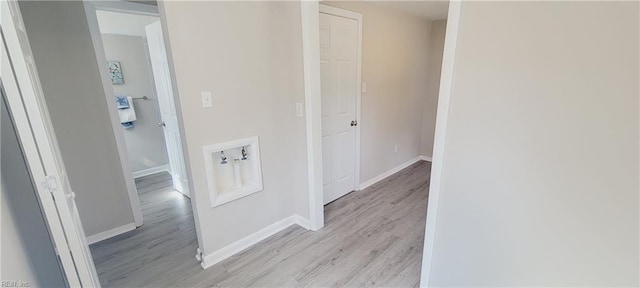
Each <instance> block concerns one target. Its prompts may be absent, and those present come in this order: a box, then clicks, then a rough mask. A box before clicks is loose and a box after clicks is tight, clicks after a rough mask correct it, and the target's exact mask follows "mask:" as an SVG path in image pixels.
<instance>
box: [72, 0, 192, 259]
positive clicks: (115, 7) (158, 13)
mask: <svg viewBox="0 0 640 288" xmlns="http://www.w3.org/2000/svg"><path fill="white" fill-rule="evenodd" d="M82 2H83V4H84V7H85V15H86V17H87V23H88V25H89V32H90V33H91V39H92V41H93V47H94V50H95V53H96V58H97V59H98V68H99V69H101V71H107V70H108V69H107V64H106V63H107V60H106V55H105V52H104V46H103V43H102V36H101V34H100V26H99V25H98V16H97V14H96V11H97V10H102V11H111V12H120V13H128V14H137V15H147V16H155V17H158V19H159V20H160V23H161V25H162V33H163V35H164V36H165V37H164V42H165V50H166V54H167V61H168V62H169V73H170V77H171V86H172V89H173V90H172V92H173V97H174V102H175V109H176V115H177V117H178V126H179V128H180V141H181V144H182V154H181V156H182V160H183V161H184V165H185V168H186V172H187V175H185V177H187V182H188V189H189V194H190V196H191V197H190V199H191V210H192V213H193V216H194V218H193V220H194V225H195V226H196V238H197V239H198V247H203V246H202V243H203V242H202V235H201V234H200V229H199V228H198V227H199V225H200V224H199V221H198V207H197V205H196V201H197V200H196V197H195V193H192V192H191V191H195V189H194V187H193V175H192V173H191V165H190V162H189V154H188V153H187V150H186V147H188V146H187V143H186V140H185V139H186V137H185V134H184V124H183V120H182V110H181V108H180V101H179V98H180V95H179V93H178V88H177V87H178V85H177V83H176V73H175V69H174V64H173V59H172V58H171V43H170V42H171V41H170V40H169V37H167V35H168V34H167V24H166V21H165V19H164V12H163V11H162V10H161V9H162V5H161V4H160V3H158V6H154V5H149V4H140V3H135V2H128V1H123V0H114V1H93V0H82ZM101 80H102V86H103V88H104V89H105V96H106V100H107V102H108V103H111V101H112V98H111V97H110V96H109V95H113V93H114V92H113V89H110V87H111V80H110V79H109V77H108V76H107V74H106V73H101ZM154 85H155V84H154ZM107 107H109V114H111V117H112V121H111V123H112V125H113V127H114V130H116V133H114V134H115V135H116V141H118V142H119V141H122V142H121V144H122V146H120V145H118V153H119V154H120V159H122V160H121V162H122V163H123V166H124V165H126V167H127V170H125V171H129V172H130V174H129V175H126V174H127V173H125V179H131V183H132V184H133V186H132V187H133V189H128V193H129V197H130V201H131V209H132V211H134V215H135V211H136V210H138V211H140V217H141V219H142V209H141V207H140V200H139V199H138V192H137V189H136V188H135V181H133V178H134V177H133V171H131V170H130V168H128V167H129V164H128V162H127V155H126V151H127V149H126V143H125V141H124V133H123V132H122V128H121V126H120V121H119V120H118V115H117V111H116V109H115V105H107ZM165 145H166V144H165ZM127 181H128V180H127ZM181 194H182V193H181ZM182 195H184V194H182ZM185 196H186V195H185ZM136 226H137V222H136ZM199 249H200V248H198V250H199ZM194 252H195V253H196V254H198V253H199V252H197V251H194ZM198 255H199V254H198Z"/></svg>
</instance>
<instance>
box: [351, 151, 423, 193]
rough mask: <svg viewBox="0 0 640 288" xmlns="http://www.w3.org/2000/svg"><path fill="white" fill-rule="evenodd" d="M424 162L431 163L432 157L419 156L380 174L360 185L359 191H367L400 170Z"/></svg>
mask: <svg viewBox="0 0 640 288" xmlns="http://www.w3.org/2000/svg"><path fill="white" fill-rule="evenodd" d="M422 160H424V161H431V157H428V156H417V157H416V158H413V159H411V160H409V161H407V162H404V163H402V164H400V165H398V166H396V167H394V168H391V170H388V171H386V172H384V173H382V174H380V175H378V176H376V177H373V178H371V179H369V180H367V181H364V182H362V183H361V184H360V186H358V190H362V189H365V188H367V187H369V186H371V185H373V184H376V183H378V182H380V181H382V180H383V179H384V178H387V177H389V176H391V175H393V174H396V173H398V172H400V170H402V169H404V168H407V167H409V166H411V165H412V164H413V163H416V162H418V161H422Z"/></svg>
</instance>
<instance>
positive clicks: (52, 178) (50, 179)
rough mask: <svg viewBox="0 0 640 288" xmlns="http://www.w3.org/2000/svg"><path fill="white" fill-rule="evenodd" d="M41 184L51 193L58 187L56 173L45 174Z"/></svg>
mask: <svg viewBox="0 0 640 288" xmlns="http://www.w3.org/2000/svg"><path fill="white" fill-rule="evenodd" d="M42 186H44V188H47V189H48V190H49V192H51V193H53V191H56V190H57V189H58V177H56V175H47V178H46V179H45V180H44V181H42Z"/></svg>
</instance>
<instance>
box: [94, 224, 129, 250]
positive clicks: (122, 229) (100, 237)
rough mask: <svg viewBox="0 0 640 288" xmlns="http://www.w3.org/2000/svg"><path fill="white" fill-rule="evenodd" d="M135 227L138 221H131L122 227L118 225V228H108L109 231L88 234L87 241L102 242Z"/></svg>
mask: <svg viewBox="0 0 640 288" xmlns="http://www.w3.org/2000/svg"><path fill="white" fill-rule="evenodd" d="M134 229H136V223H129V224H126V225H122V226H120V227H116V228H113V229H111V230H107V231H104V232H100V233H98V234H93V235H91V236H88V237H87V243H88V244H89V245H91V244H93V243H98V242H100V241H102V240H106V239H109V238H111V237H114V236H118V235H120V234H122V233H126V232H129V231H131V230H134Z"/></svg>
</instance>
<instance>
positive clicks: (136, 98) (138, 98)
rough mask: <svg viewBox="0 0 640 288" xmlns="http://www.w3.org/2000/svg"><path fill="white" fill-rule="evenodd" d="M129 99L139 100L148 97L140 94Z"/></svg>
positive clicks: (147, 98)
mask: <svg viewBox="0 0 640 288" xmlns="http://www.w3.org/2000/svg"><path fill="white" fill-rule="evenodd" d="M131 99H133V100H140V99H142V100H149V97H147V96H142V97H131Z"/></svg>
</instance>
